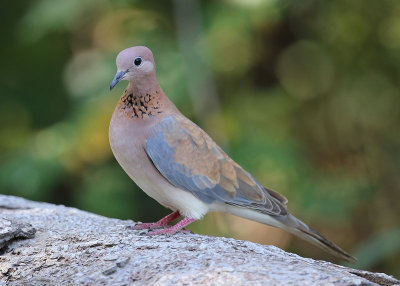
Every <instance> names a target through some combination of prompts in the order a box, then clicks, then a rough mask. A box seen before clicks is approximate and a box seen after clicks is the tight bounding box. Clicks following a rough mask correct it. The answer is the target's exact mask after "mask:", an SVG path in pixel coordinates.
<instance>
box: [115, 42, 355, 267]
mask: <svg viewBox="0 0 400 286" xmlns="http://www.w3.org/2000/svg"><path fill="white" fill-rule="evenodd" d="M116 65H117V73H116V74H115V76H114V78H113V80H112V82H111V84H110V91H111V89H112V88H113V87H114V86H115V85H116V84H117V83H118V82H120V81H122V80H126V81H128V85H127V87H126V89H125V91H124V93H123V94H122V96H121V98H120V100H119V101H118V103H117V106H116V108H115V110H114V113H113V115H112V118H111V122H110V127H109V140H110V146H111V149H112V152H113V154H114V156H115V158H116V160H117V161H118V163H119V164H120V166H121V167H122V168H123V170H124V171H125V172H126V173H127V174H128V176H129V177H130V178H131V179H132V180H133V181H134V182H135V183H136V184H137V185H138V186H139V187H140V188H141V189H142V190H143V191H144V192H145V193H146V194H147V195H148V196H150V197H151V198H153V199H154V200H156V201H157V202H159V203H160V204H161V205H163V206H164V207H166V208H169V209H171V210H172V211H173V212H172V213H171V214H170V215H168V216H166V217H165V218H163V219H161V220H159V221H157V222H154V223H142V224H137V225H135V226H134V229H149V230H151V231H150V232H149V233H148V234H149V235H160V234H166V235H172V234H174V233H176V232H178V231H180V230H182V229H184V227H186V226H187V225H189V224H190V223H192V222H194V221H196V220H199V219H201V218H202V217H203V216H204V215H205V214H207V213H208V212H215V211H216V212H225V213H230V214H233V215H236V216H239V217H243V218H246V219H250V220H253V221H256V222H259V223H262V224H266V225H270V226H274V227H278V228H281V229H283V230H286V231H288V232H290V233H292V234H294V235H296V236H298V237H300V238H302V239H305V240H306V241H309V242H311V243H313V244H315V245H317V246H319V247H321V248H322V249H324V250H326V251H327V252H329V253H331V254H333V255H336V256H337V257H340V258H342V259H345V260H351V259H355V258H354V257H352V256H351V255H350V254H348V253H347V252H345V251H344V250H342V249H341V248H340V247H339V246H337V245H336V244H334V243H333V242H331V241H329V240H328V239H327V238H325V237H324V236H322V235H321V234H319V233H318V232H317V231H315V230H313V229H312V228H311V227H309V226H308V225H306V224H305V223H304V222H302V221H301V220H299V219H297V218H296V217H295V216H293V215H292V214H291V213H290V212H289V210H288V208H287V202H288V200H287V199H286V198H285V197H284V196H283V195H281V194H279V193H278V192H276V191H274V190H271V189H269V188H267V187H264V186H263V185H261V184H260V183H259V182H258V181H257V180H256V179H255V178H254V177H253V176H252V175H251V174H250V173H249V172H247V171H246V170H244V169H243V168H242V167H241V166H240V165H239V164H237V163H236V162H235V161H233V160H232V159H231V158H230V157H229V156H228V155H227V154H226V153H225V152H224V151H223V150H222V149H221V148H220V147H219V146H218V145H217V143H215V142H214V140H213V139H211V137H210V136H209V135H208V134H207V133H206V132H205V131H203V130H202V129H201V128H200V127H199V126H197V125H196V124H195V123H193V122H192V121H190V120H189V119H188V118H186V117H185V116H184V115H183V114H182V113H181V112H179V110H178V109H177V108H176V106H175V105H174V104H173V103H172V102H171V101H170V100H169V98H168V97H167V96H166V95H165V93H164V92H163V90H162V89H161V87H160V85H159V83H158V81H157V78H156V66H155V62H154V58H153V54H152V52H151V51H150V49H148V48H147V47H144V46H136V47H131V48H127V49H125V50H123V51H121V52H120V53H119V54H118V56H117V58H116ZM172 68H173V67H172ZM180 217H183V219H182V220H180V221H179V222H177V223H176V224H175V225H173V226H170V225H169V223H171V222H173V221H174V220H176V219H178V218H180Z"/></svg>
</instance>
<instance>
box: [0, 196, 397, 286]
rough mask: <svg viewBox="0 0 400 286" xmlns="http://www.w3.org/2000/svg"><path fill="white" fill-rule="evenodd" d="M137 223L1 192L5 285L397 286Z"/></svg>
mask: <svg viewBox="0 0 400 286" xmlns="http://www.w3.org/2000/svg"><path fill="white" fill-rule="evenodd" d="M14 225H15V226H14ZM133 225H134V222H133V221H122V220H117V219H110V218H106V217H102V216H98V215H94V214H91V213H88V212H84V211H80V210H77V209H74V208H68V207H64V206H55V205H51V204H46V203H38V202H31V201H28V200H25V199H22V198H17V197H11V196H3V195H0V241H2V246H1V250H0V285H1V286H3V285H10V286H11V285H120V286H122V285H183V284H185V285H400V282H399V281H398V280H396V279H394V278H392V277H390V276H388V275H386V274H379V273H372V272H367V271H360V270H355V269H351V268H346V267H342V266H338V265H335V264H332V263H329V262H325V261H316V260H313V259H310V258H303V257H300V256H298V255H295V254H292V253H287V252H285V251H283V250H281V249H279V248H276V247H274V246H264V245H258V244H255V243H251V242H247V241H238V240H234V239H228V238H221V237H209V236H202V235H196V234H190V233H179V234H176V235H174V236H171V237H166V236H154V237H149V236H146V235H145V231H136V230H132V226H133ZM18 229H19V231H18ZM33 229H36V233H34V230H33ZM7 233H8V234H7ZM21 234H22V235H21ZM6 236H7V237H8V239H3V240H1V239H2V238H3V237H6ZM17 238H18V239H17ZM21 238H22V239H21Z"/></svg>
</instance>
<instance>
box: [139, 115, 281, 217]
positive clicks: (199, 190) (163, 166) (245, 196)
mask: <svg viewBox="0 0 400 286" xmlns="http://www.w3.org/2000/svg"><path fill="white" fill-rule="evenodd" d="M152 134H153V135H152V136H151V137H150V138H148V139H147V140H146V146H145V150H146V153H147V155H148V156H149V158H150V160H151V161H152V162H153V164H154V166H155V167H156V168H157V170H158V171H159V172H160V173H161V175H162V176H164V178H166V179H167V180H168V181H169V182H170V183H171V184H172V185H174V186H176V187H178V188H180V189H183V190H186V191H188V192H190V193H192V194H193V195H194V196H196V197H197V198H199V199H200V200H202V201H203V202H205V203H209V204H210V203H212V202H215V201H217V202H221V203H225V204H229V205H235V206H239V207H246V208H251V209H254V210H255V211H258V212H261V213H265V214H269V215H274V216H284V215H287V213H288V211H287V208H286V206H285V198H284V197H283V196H281V195H279V194H278V193H277V192H274V191H271V192H269V191H270V190H268V189H265V188H264V187H262V186H261V185H260V184H259V183H258V182H257V181H256V180H255V179H254V177H253V176H251V175H250V174H249V173H248V172H246V171H245V170H243V169H242V168H241V167H240V166H239V165H237V164H236V163H234V162H233V161H231V160H230V159H229V158H228V159H229V160H230V162H232V166H234V167H233V168H234V170H235V172H236V184H235V186H234V190H233V191H234V192H231V191H227V189H226V188H224V187H223V186H225V185H226V184H224V180H226V178H225V177H224V176H223V175H222V174H219V176H218V180H213V179H212V178H210V177H208V176H207V175H199V174H198V173H197V174H194V173H193V172H192V171H191V170H190V169H189V168H186V167H185V166H184V165H183V164H180V163H178V162H176V160H175V155H176V152H177V150H176V148H180V145H179V144H180V142H179V140H184V139H185V138H187V136H189V138H190V134H188V132H187V130H185V129H184V128H182V127H181V126H180V125H179V123H178V122H177V120H176V119H175V118H173V117H167V118H165V119H164V120H163V121H161V122H160V123H158V124H157V125H156V126H154V127H153V130H152ZM171 134H173V136H172V137H173V141H172V142H171ZM167 137H168V140H167V139H166V138H167ZM189 142H190V143H189ZM186 144H191V146H190V148H191V150H193V152H196V151H198V150H199V149H196V148H200V147H199V146H198V145H197V144H196V143H195V142H194V141H193V140H192V138H190V140H188V141H186ZM200 151H202V150H200ZM212 151H213V152H217V153H218V152H223V151H222V150H220V148H219V147H218V146H217V147H216V148H215V149H212ZM222 154H224V153H221V154H218V155H222ZM217 157H218V156H217ZM219 157H221V160H222V159H226V158H225V157H224V156H219ZM187 160H193V158H187ZM231 186H232V185H231Z"/></svg>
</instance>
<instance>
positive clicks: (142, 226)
mask: <svg viewBox="0 0 400 286" xmlns="http://www.w3.org/2000/svg"><path fill="white" fill-rule="evenodd" d="M180 216H181V215H180V214H179V212H178V211H175V212H173V213H171V214H169V215H167V216H166V217H163V218H162V219H160V220H159V221H157V222H150V223H141V224H137V225H135V226H134V227H133V229H146V228H150V229H153V228H159V227H163V226H166V225H168V224H169V223H170V222H171V221H174V220H175V219H177V218H178V217H180Z"/></svg>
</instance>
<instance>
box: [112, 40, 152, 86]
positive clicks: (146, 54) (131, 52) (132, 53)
mask: <svg viewBox="0 0 400 286" xmlns="http://www.w3.org/2000/svg"><path fill="white" fill-rule="evenodd" d="M116 64H117V73H116V74H115V76H114V79H113V80H112V82H111V84H110V90H111V89H112V88H113V87H114V86H115V85H116V84H117V83H118V82H120V81H121V80H128V81H130V82H131V83H132V84H134V85H140V83H146V82H149V81H153V80H155V64H154V59H153V53H152V52H151V51H150V49H149V48H147V47H144V46H137V47H131V48H127V49H125V50H123V51H121V52H120V53H119V54H118V56H117V60H116Z"/></svg>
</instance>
